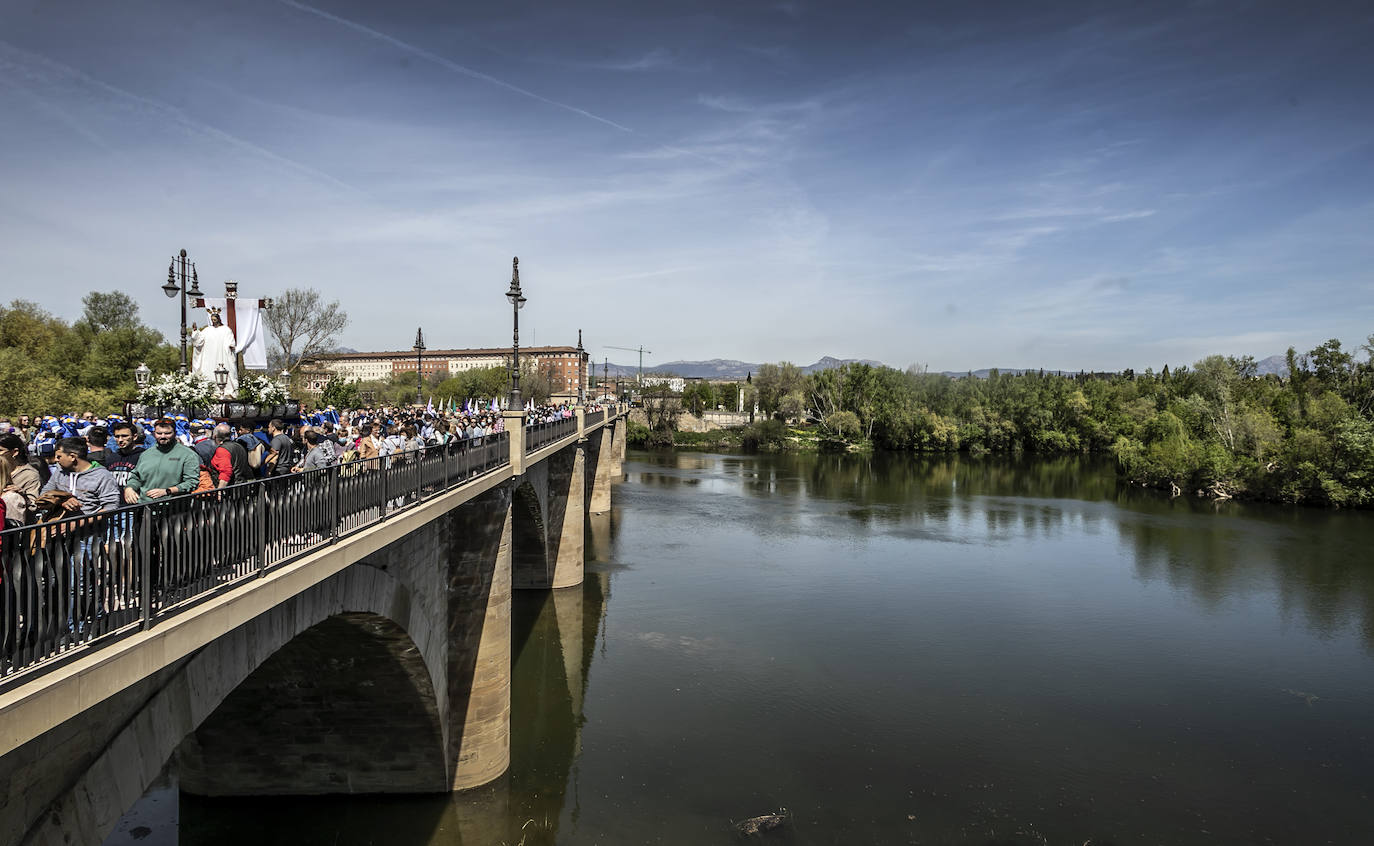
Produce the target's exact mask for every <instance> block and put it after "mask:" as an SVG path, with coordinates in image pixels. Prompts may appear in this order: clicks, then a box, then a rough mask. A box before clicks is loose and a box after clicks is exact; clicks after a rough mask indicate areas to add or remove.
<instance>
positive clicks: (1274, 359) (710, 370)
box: [593, 355, 1288, 379]
mask: <svg viewBox="0 0 1374 846" xmlns="http://www.w3.org/2000/svg"><path fill="white" fill-rule="evenodd" d="M846 364H868V365H871V366H873V367H882V366H883V363H882V362H881V361H874V360H872V359H868V358H835V357H834V356H828V355H827V356H824V357H823V358H821V359H820V360H819V361H817V362H816V363H815V364H808V365H806V366H805V367H803V368H802V369H801V370H802V372H803V373H815V372H816V371H818V370H830V369H832V368H835V367H842V366H844V365H846ZM1255 365H1256V372H1257V373H1258V374H1259V375H1261V376H1265V375H1269V374H1274V375H1278V376H1284V375H1286V374H1287V373H1288V364H1287V360H1286V358H1285V357H1284V356H1282V355H1271V356H1269V357H1268V358H1264V359H1261V360H1259V361H1257V362H1255ZM760 366H761V365H760V364H758V363H755V362H748V361H738V360H736V359H732V358H712V359H707V360H706V361H669V362H666V363H664V364H655V365H652V366H646V367H645V368H644V372H645V373H657V374H666V375H673V376H683V377H686V378H688V379H744V378H745V377H746V376H748V375H749V374H750V373H757V372H758V371H759V367H760ZM593 367H594V369H595V371H596V375H598V376H599V375H600V374H601V365H595V364H594V365H593ZM1032 369H1035V368H1026V367H998V368H993V367H984V368H981V369H979V370H973V371H968V370H962V371H954V370H945V371H943V373H944V375H945V376H949V377H950V378H953V379H958V378H961V377H964V376H968V375H969V374H970V373H972V375H973V376H974V377H975V378H978V379H986V378H987V377H988V375H989V374H990V373H991V372H992V371H993V370H997V371H998V372H1000V373H1003V374H1006V375H1012V374H1017V373H1025V372H1027V371H1028V370H1032ZM606 372H607V374H608V375H609V376H610V378H612V379H627V378H628V379H632V378H634V376H635V373H636V372H637V368H636V367H635V365H633V364H629V365H625V364H616V363H614V362H611V363H610V364H608V365H606ZM1046 372H1051V371H1046ZM1060 372H1064V373H1068V372H1070V371H1060Z"/></svg>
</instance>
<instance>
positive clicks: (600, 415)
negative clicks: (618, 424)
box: [583, 411, 606, 427]
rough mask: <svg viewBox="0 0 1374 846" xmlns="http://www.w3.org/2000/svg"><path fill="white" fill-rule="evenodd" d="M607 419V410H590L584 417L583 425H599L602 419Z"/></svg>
mask: <svg viewBox="0 0 1374 846" xmlns="http://www.w3.org/2000/svg"><path fill="white" fill-rule="evenodd" d="M605 419H606V412H604V411H588V412H587V413H586V415H585V416H584V417H583V425H584V426H588V427H590V426H596V425H598V424H599V423H600V422H601V421H602V420H605Z"/></svg>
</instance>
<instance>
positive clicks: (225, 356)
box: [191, 307, 239, 399]
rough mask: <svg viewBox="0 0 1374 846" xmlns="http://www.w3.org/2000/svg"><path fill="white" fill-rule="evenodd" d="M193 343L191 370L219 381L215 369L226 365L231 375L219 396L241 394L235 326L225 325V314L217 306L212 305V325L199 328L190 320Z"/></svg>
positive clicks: (227, 396)
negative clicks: (236, 355) (235, 356)
mask: <svg viewBox="0 0 1374 846" xmlns="http://www.w3.org/2000/svg"><path fill="white" fill-rule="evenodd" d="M191 345H192V349H193V350H194V353H193V355H192V365H191V372H192V373H194V374H196V375H197V376H203V377H204V378H206V379H209V380H210V381H211V382H213V383H215V384H216V385H218V384H219V383H218V382H217V381H216V380H215V371H216V370H218V369H219V368H220V367H223V368H224V369H225V371H227V372H228V373H229V379H228V381H227V382H225V383H224V390H223V391H221V392H220V399H233V398H234V397H236V396H238V393H239V366H238V362H237V361H236V360H235V358H234V353H235V352H236V351H237V342H236V341H235V339H234V330H232V329H230V328H229V327H228V326H225V325H224V318H223V317H222V316H221V314H220V309H219V308H218V307H212V308H211V309H210V325H209V326H206V327H205V328H204V329H197V328H196V325H195V324H194V323H192V324H191Z"/></svg>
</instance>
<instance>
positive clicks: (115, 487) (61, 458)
mask: <svg viewBox="0 0 1374 846" xmlns="http://www.w3.org/2000/svg"><path fill="white" fill-rule="evenodd" d="M56 455H57V467H56V468H55V470H54V472H53V474H52V478H50V479H48V483H47V484H46V485H44V486H43V493H47V492H48V491H66V492H67V493H69V494H72V495H73V496H75V497H76V499H69V500H67V501H66V502H64V503H63V504H62V507H63V508H65V509H66V510H67V511H69V512H71V513H73V514H75V513H76V512H78V511H80V512H81V513H82V514H85V515H86V516H88V517H89V516H90V515H92V514H99V513H100V512H101V511H113V510H115V509H116V508H118V507H119V483H118V482H116V481H115V478H114V474H112V473H111V472H110V471H109V470H106V469H105V468H104V467H101V466H100V465H99V464H92V463H91V462H90V460H89V459H88V458H87V453H86V441H85V439H83V438H63V439H62V440H60V441H58V442H57V452H56Z"/></svg>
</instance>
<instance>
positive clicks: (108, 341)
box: [0, 291, 179, 416]
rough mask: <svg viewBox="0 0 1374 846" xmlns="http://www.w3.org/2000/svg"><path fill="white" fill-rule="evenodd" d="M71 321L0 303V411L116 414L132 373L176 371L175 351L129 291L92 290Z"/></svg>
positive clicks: (23, 304)
mask: <svg viewBox="0 0 1374 846" xmlns="http://www.w3.org/2000/svg"><path fill="white" fill-rule="evenodd" d="M81 302H82V305H83V306H84V308H83V310H82V315H81V318H80V319H79V320H77V321H76V322H75V323H71V324H69V323H67V322H66V321H65V320H63V319H61V318H59V317H54V316H53V315H51V314H49V313H48V312H46V311H44V310H43V309H41V308H39V307H38V306H37V305H35V304H34V303H31V302H27V301H25V300H15V301H14V302H12V303H10V304H9V306H0V414H7V415H17V414H37V415H39V416H42V415H45V414H59V413H67V412H75V413H77V414H80V413H82V412H85V411H91V412H94V413H96V414H99V415H105V414H109V413H112V412H115V411H118V410H119V409H120V408H121V406H122V404H123V401H124V400H126V399H131V398H132V397H133V396H134V394H135V392H136V388H135V386H134V369H135V368H136V367H138V365H139V363H140V362H146V363H147V364H148V366H149V367H150V368H152V370H153V371H154V372H155V373H164V372H167V371H170V370H174V369H175V368H176V365H177V361H178V356H179V353H178V349H177V348H176V347H174V346H172V345H171V344H168V343H167V342H166V341H165V340H164V339H163V337H162V335H161V334H160V333H159V332H158V331H157V330H155V329H151V328H149V327H148V326H145V325H144V324H143V322H142V321H141V320H140V319H139V316H138V304H137V303H135V302H134V301H133V298H131V297H129V296H128V295H127V294H123V293H120V292H118V291H115V292H111V293H99V292H93V293H90V294H87V295H86V296H85V297H83V298H82V300H81Z"/></svg>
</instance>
